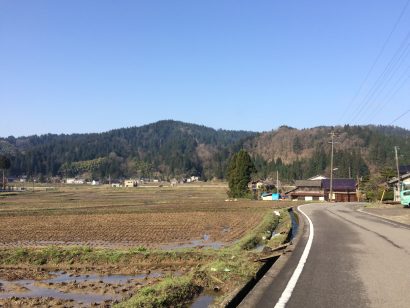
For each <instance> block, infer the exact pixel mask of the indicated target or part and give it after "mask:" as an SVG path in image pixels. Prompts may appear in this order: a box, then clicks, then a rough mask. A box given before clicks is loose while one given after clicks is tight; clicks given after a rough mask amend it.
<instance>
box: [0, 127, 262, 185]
mask: <svg viewBox="0 0 410 308" xmlns="http://www.w3.org/2000/svg"><path fill="white" fill-rule="evenodd" d="M255 135H256V133H252V132H245V131H227V130H215V129H212V128H208V127H205V126H200V125H194V124H188V123H182V122H177V121H171V120H167V121H159V122H156V123H153V124H149V125H144V126H141V127H131V128H122V129H116V130H112V131H109V132H105V133H100V134H73V135H52V134H48V135H42V136H30V137H21V138H14V137H8V138H5V139H0V154H1V153H3V154H6V155H8V156H10V157H11V161H12V166H11V168H10V170H9V172H10V174H13V175H19V174H26V175H39V174H42V175H47V176H49V175H66V176H75V175H78V174H80V173H86V175H87V176H88V177H90V178H102V177H108V176H109V175H110V176H111V177H130V176H142V177H151V176H162V177H173V176H191V175H198V176H201V177H203V178H208V177H220V178H222V177H223V176H224V170H225V168H226V163H227V159H228V157H229V156H230V154H231V153H232V151H233V150H235V149H238V148H240V147H241V144H242V140H243V139H244V138H249V137H253V136H255Z"/></svg>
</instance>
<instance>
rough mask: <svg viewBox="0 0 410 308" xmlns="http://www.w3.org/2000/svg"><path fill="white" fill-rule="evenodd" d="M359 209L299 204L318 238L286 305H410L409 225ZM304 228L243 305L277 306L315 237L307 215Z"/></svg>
mask: <svg viewBox="0 0 410 308" xmlns="http://www.w3.org/2000/svg"><path fill="white" fill-rule="evenodd" d="M359 208H360V206H359V205H358V204H351V203H350V204H347V203H344V204H343V203H336V204H324V203H321V204H309V205H303V206H302V207H300V209H301V210H302V211H303V212H304V213H305V214H306V215H307V216H308V217H309V218H310V219H311V221H312V225H313V229H314V232H313V234H314V236H313V241H312V245H311V249H310V251H309V254H308V257H307V260H306V263H305V264H304V267H303V270H302V272H301V274H300V276H299V278H298V280H297V282H296V284H295V286H294V288H293V290H291V291H290V292H289V287H288V288H287V291H286V292H287V294H288V295H290V297H289V299H288V301H287V303H286V307H304V308H307V307H332V308H334V307H410V226H408V225H403V224H400V223H395V222H391V221H388V220H385V219H382V218H378V217H375V216H371V215H369V214H366V213H362V212H360V211H358V209H359ZM299 217H301V218H302V217H304V216H303V215H302V214H299ZM302 229H303V230H301V231H302V232H303V233H302V235H301V237H300V239H299V241H298V243H297V245H295V246H296V247H295V249H294V251H293V252H292V253H291V254H289V253H287V254H286V255H285V257H281V258H280V259H279V261H278V262H277V264H275V266H273V267H272V269H271V270H269V272H268V273H267V274H266V275H265V277H264V278H263V279H262V280H261V281H260V282H259V283H258V285H257V286H256V287H255V289H254V290H253V291H252V292H251V293H250V294H249V295H248V296H247V297H246V298H245V299H244V301H243V302H242V303H241V304H240V307H275V305H277V303H278V301H279V299H280V298H281V296H282V294H283V291H284V290H285V288H286V287H287V285H288V282H289V280H290V278H291V276H292V274H293V273H294V271H295V269H296V268H297V266H298V264H299V261H300V259H301V256H302V254H303V252H304V250H305V247H306V243H307V242H308V239H309V235H312V232H311V230H310V229H311V227H310V226H309V222H308V221H307V219H306V218H304V226H303V228H302ZM291 249H292V248H291ZM305 254H306V252H305ZM281 263H282V264H281ZM300 266H301V265H299V267H300ZM278 268H280V269H278ZM276 307H280V305H277V306H276ZM281 307H283V306H281Z"/></svg>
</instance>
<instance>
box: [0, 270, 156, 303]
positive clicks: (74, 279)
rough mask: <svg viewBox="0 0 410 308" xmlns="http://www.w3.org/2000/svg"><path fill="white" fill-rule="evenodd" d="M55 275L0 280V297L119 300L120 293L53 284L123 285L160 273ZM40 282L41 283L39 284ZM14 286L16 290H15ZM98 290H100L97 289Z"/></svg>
mask: <svg viewBox="0 0 410 308" xmlns="http://www.w3.org/2000/svg"><path fill="white" fill-rule="evenodd" d="M50 274H52V275H55V277H53V278H50V279H44V280H31V279H23V280H14V281H7V280H0V299H8V298H12V297H17V298H36V297H52V298H54V299H61V300H72V301H75V302H77V303H82V304H92V303H102V302H105V301H115V300H121V299H122V296H121V294H119V293H117V294H98V293H97V291H96V292H92V291H84V293H79V292H78V291H75V290H74V291H73V292H70V291H64V292H63V291H60V290H58V289H55V288H53V286H54V285H55V284H61V283H81V282H99V283H105V284H118V285H124V284H128V283H131V282H135V283H137V282H138V283H139V284H144V279H146V278H158V277H161V276H162V274H161V273H155V272H154V273H150V274H149V275H145V274H143V275H95V274H93V275H72V274H67V273H65V272H50ZM39 283H41V285H39ZM16 288H17V289H18V291H16ZM98 291H100V290H98Z"/></svg>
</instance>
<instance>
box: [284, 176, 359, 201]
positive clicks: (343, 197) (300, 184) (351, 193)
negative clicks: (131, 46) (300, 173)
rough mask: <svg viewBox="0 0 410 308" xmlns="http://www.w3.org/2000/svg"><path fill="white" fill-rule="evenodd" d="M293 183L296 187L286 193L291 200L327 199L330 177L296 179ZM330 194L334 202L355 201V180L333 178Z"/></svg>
mask: <svg viewBox="0 0 410 308" xmlns="http://www.w3.org/2000/svg"><path fill="white" fill-rule="evenodd" d="M295 185H296V188H294V189H293V190H291V191H288V192H287V193H286V194H287V195H288V196H289V197H290V198H291V199H292V200H305V201H315V200H317V201H325V200H327V201H328V200H329V197H330V196H329V195H330V179H321V180H297V181H296V182H295ZM332 195H333V198H332V200H334V201H336V202H355V201H357V192H356V181H355V180H354V179H333V180H332Z"/></svg>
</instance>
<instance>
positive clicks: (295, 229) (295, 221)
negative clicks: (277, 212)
mask: <svg viewBox="0 0 410 308" xmlns="http://www.w3.org/2000/svg"><path fill="white" fill-rule="evenodd" d="M289 215H290V220H291V222H292V230H291V233H290V237H289V241H291V240H293V239H294V238H295V236H296V234H298V230H299V222H298V219H297V218H296V215H295V212H294V211H293V209H289Z"/></svg>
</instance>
